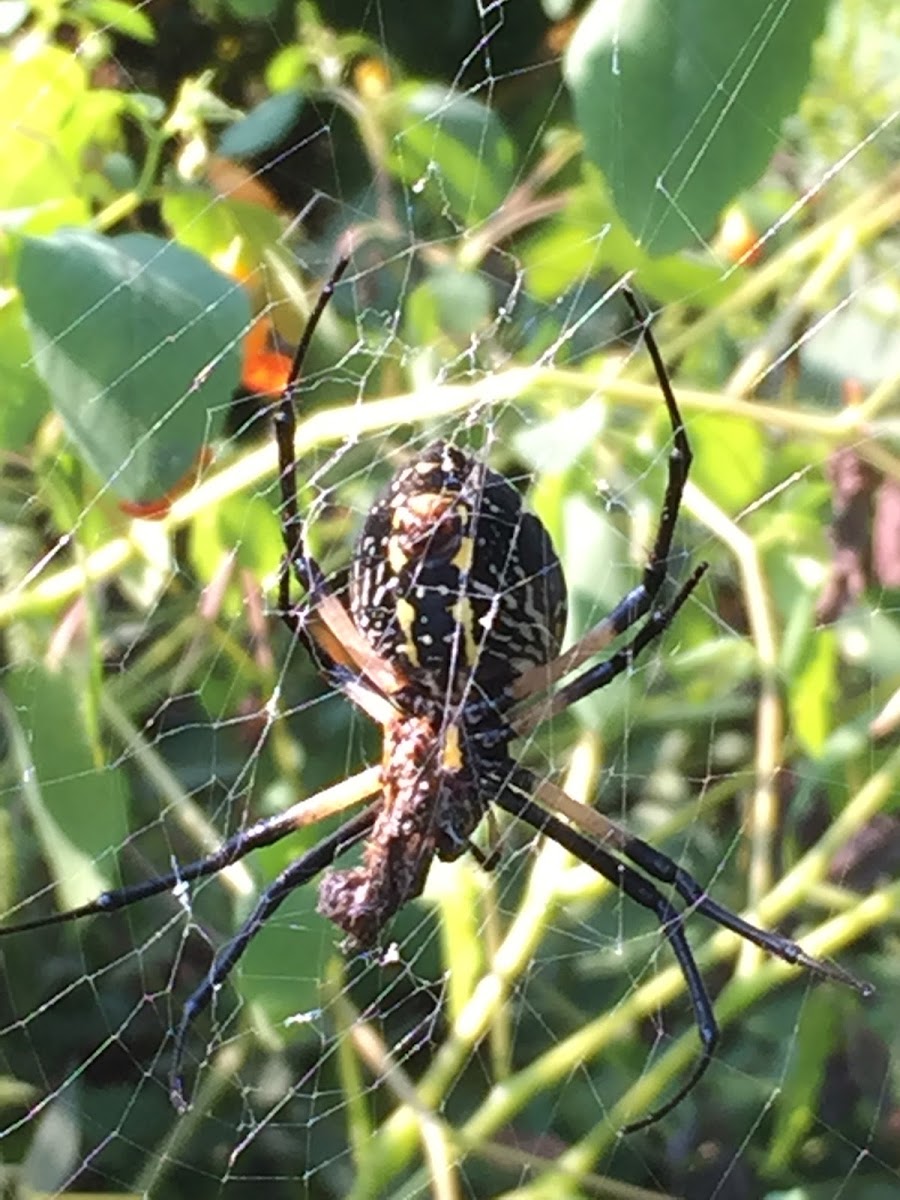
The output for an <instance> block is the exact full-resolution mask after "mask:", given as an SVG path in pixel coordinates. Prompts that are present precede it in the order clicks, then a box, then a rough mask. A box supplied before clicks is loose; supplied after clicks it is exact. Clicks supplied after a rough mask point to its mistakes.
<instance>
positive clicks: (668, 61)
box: [564, 0, 827, 255]
mask: <svg viewBox="0 0 900 1200" xmlns="http://www.w3.org/2000/svg"><path fill="white" fill-rule="evenodd" d="M826 9H827V0H804V3H795V4H786V5H783V6H781V7H780V8H779V10H778V12H777V14H773V12H772V6H771V3H770V2H769V0H741V3H739V4H723V3H722V0H594V3H593V4H591V6H590V7H589V8H588V10H587V12H586V13H585V14H584V16H583V18H582V20H581V24H580V25H579V26H578V29H577V30H576V32H575V35H574V37H573V38H572V41H571V42H570V44H569V47H568V50H567V52H566V59H565V66H564V72H565V77H566V81H567V83H568V85H569V88H570V90H571V92H572V97H573V100H574V103H575V113H576V118H577V121H578V124H579V126H580V127H581V131H582V133H583V135H584V139H585V146H586V150H587V155H588V157H589V158H590V159H591V161H592V162H593V163H594V164H595V165H596V166H598V167H599V168H600V169H601V171H603V173H604V175H605V176H606V179H607V181H608V183H609V186H610V189H611V192H612V196H613V200H614V203H615V205H616V208H617V209H618V212H619V214H620V216H621V217H622V219H623V220H624V221H625V223H626V225H627V226H628V228H629V229H630V230H631V231H632V233H633V234H634V236H635V238H637V239H639V240H640V241H641V243H642V244H643V246H644V247H645V249H646V250H647V251H648V252H650V253H652V254H655V255H659V254H669V253H672V252H674V251H676V250H679V249H683V248H684V247H688V246H696V245H697V242H698V239H701V238H705V237H708V236H709V235H710V234H711V233H712V231H713V229H714V227H715V224H716V220H717V218H718V215H719V213H720V212H721V211H722V209H723V208H724V207H725V205H726V204H727V203H728V201H729V200H731V199H732V198H733V197H734V196H736V195H737V194H738V193H739V192H741V191H742V190H743V189H744V188H746V187H748V186H749V185H750V184H751V183H753V182H754V181H755V180H756V179H757V178H758V177H759V175H760V174H761V173H762V171H763V169H764V168H765V165H766V163H767V162H768V160H769V159H770V157H771V155H772V152H773V150H774V148H775V146H776V144H777V142H778V138H779V133H780V128H781V124H782V122H783V121H784V119H785V117H787V116H789V115H790V114H791V113H792V112H793V111H794V110H795V108H796V106H797V102H798V100H799V98H800V95H801V93H802V91H803V89H804V87H805V86H806V83H807V80H808V77H809V70H810V61H811V50H812V44H813V42H814V41H815V39H816V38H817V37H818V36H819V34H820V33H821V32H822V29H823V26H824V21H825V15H826Z"/></svg>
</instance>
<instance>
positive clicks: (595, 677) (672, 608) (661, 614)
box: [510, 562, 709, 734]
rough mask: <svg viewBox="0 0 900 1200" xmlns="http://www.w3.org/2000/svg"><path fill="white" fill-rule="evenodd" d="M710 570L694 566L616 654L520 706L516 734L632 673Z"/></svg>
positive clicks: (704, 565) (515, 712) (515, 720)
mask: <svg viewBox="0 0 900 1200" xmlns="http://www.w3.org/2000/svg"><path fill="white" fill-rule="evenodd" d="M708 568H709V564H708V563H705V562H704V563H700V564H699V566H697V567H695V568H694V570H693V571H692V572H691V574H690V576H689V577H688V579H687V580H686V581H685V583H683V584H682V586H681V588H680V589H679V590H678V593H677V594H676V596H675V599H674V600H673V601H672V603H671V604H668V605H666V606H665V607H664V608H658V609H656V611H655V612H652V613H651V614H650V616H649V617H648V618H647V620H646V621H645V622H644V624H643V625H642V626H641V627H640V629H639V630H638V631H637V633H636V634H635V635H634V637H633V638H632V639H631V640H630V641H629V642H628V643H627V644H626V645H624V646H622V648H621V649H620V650H617V651H616V653H615V654H611V655H610V656H609V658H607V659H604V660H603V662H599V663H596V664H595V665H594V666H592V667H589V668H588V669H587V670H586V671H583V672H582V673H581V674H580V675H576V676H575V678H574V679H573V680H572V681H571V682H570V683H567V684H564V685H563V687H561V688H558V689H557V690H556V691H555V692H554V693H553V694H552V695H551V696H547V697H543V698H541V699H538V700H537V701H536V702H535V703H534V704H531V705H528V703H527V702H526V703H525V704H520V705H518V706H517V707H516V708H515V709H514V710H513V713H512V714H511V716H510V724H511V726H512V727H513V729H514V730H515V731H516V733H517V734H523V733H528V732H530V731H531V730H532V729H534V728H535V726H537V725H539V724H541V723H542V722H543V721H546V720H547V719H548V718H550V717H552V716H554V715H556V714H557V713H561V712H563V711H564V710H565V709H567V708H568V707H569V705H571V704H574V703H575V701H576V700H583V699H584V697H585V696H589V695H591V693H592V692H596V691H599V690H600V688H604V687H606V685H607V684H608V683H611V682H612V681H613V680H614V679H615V678H616V677H617V676H618V675H621V674H623V673H624V672H625V671H627V670H629V669H630V668H631V666H632V665H633V663H634V660H635V659H636V658H637V656H638V655H639V654H640V653H641V651H642V650H644V649H646V647H647V646H649V645H650V644H651V642H654V641H656V639H657V638H658V637H660V635H661V634H662V633H664V632H665V630H666V629H668V627H669V625H671V623H672V621H673V620H674V619H675V617H676V615H677V613H678V611H679V609H680V608H681V607H682V606H683V605H684V603H685V601H686V600H687V598H688V597H689V596H690V595H691V593H692V592H693V591H694V589H695V588H696V586H697V584H698V583H699V582H700V580H701V579H702V578H703V576H704V575H705V574H706V572H707V570H708Z"/></svg>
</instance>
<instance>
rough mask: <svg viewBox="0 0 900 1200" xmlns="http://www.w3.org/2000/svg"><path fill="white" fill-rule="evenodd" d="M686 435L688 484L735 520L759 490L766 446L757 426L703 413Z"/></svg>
mask: <svg viewBox="0 0 900 1200" xmlns="http://www.w3.org/2000/svg"><path fill="white" fill-rule="evenodd" d="M675 390H676V392H677V390H678V389H677V386H676V389H675ZM660 419H661V420H663V419H664V417H663V415H662V414H661V415H660ZM688 433H689V436H690V439H691V445H692V447H693V450H694V465H693V467H692V468H691V479H692V481H693V482H694V483H695V484H696V485H697V486H698V487H699V488H700V489H701V490H702V491H704V492H705V493H706V494H707V495H708V496H709V498H710V499H711V500H714V501H715V503H716V504H717V505H718V506H719V507H720V508H721V509H723V510H724V511H725V512H726V513H727V514H728V516H730V517H734V516H737V515H738V514H739V513H740V512H741V510H742V509H743V508H745V507H746V506H747V505H748V504H751V503H752V502H753V501H755V500H757V499H758V498H759V495H760V493H761V492H762V490H763V484H764V481H765V477H766V446H765V441H764V438H763V435H762V432H761V430H760V427H759V425H758V424H757V423H756V422H755V421H749V420H743V419H741V418H740V417H732V416H716V415H711V414H706V413H704V414H703V415H701V416H694V417H691V418H690V420H689V421H688Z"/></svg>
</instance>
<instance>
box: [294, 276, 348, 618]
mask: <svg viewBox="0 0 900 1200" xmlns="http://www.w3.org/2000/svg"><path fill="white" fill-rule="evenodd" d="M349 265H350V259H349V257H346V258H341V259H340V260H339V261H338V263H337V266H336V267H335V268H334V270H333V271H332V272H331V275H330V277H329V279H328V281H327V282H326V284H325V286H324V287H323V288H322V290H321V292H320V293H319V298H318V300H316V303H315V305H314V306H313V310H312V312H311V313H310V314H309V319H308V320H307V322H306V325H305V326H304V328H303V336H302V337H301V338H300V342H299V345H298V346H297V349H296V350H295V352H294V358H293V361H292V362H291V369H290V371H289V372H288V377H287V382H286V383H285V385H284V389H283V391H282V393H281V395H280V397H279V399H278V404H277V407H276V409H275V440H276V442H277V444H278V479H279V483H280V485H281V509H282V518H281V519H282V531H283V533H284V544H285V556H286V562H285V566H286V567H287V568H288V569H289V570H291V571H293V573H294V575H295V576H296V577H297V579H298V580H299V582H300V584H301V586H302V587H303V588H304V590H305V591H306V592H308V593H309V595H310V597H311V599H312V600H313V601H315V600H316V599H317V598H318V593H320V592H324V591H325V590H326V589H327V584H326V581H325V576H324V574H323V572H322V569H321V567H320V566H319V564H318V563H317V562H316V560H315V559H314V558H313V557H312V555H311V554H310V553H309V548H308V547H307V545H306V541H305V538H304V536H303V523H302V522H301V520H300V511H299V508H298V504H297V463H296V459H295V457H294V440H295V438H296V435H297V416H296V413H295V411H294V396H295V393H296V390H297V385H298V383H299V382H300V372H301V371H302V369H303V364H304V362H305V361H306V356H307V354H308V353H309V347H310V345H311V343H312V339H313V335H314V334H315V332H316V329H317V327H318V324H319V321H320V320H321V319H322V314H323V313H324V312H325V309H326V308H327V307H328V304H329V302H330V300H331V297H332V296H333V295H334V289H335V288H336V287H337V285H338V283H339V282H340V280H341V277H342V276H343V274H344V272H345V271H346V270H347V267H348V266H349ZM284 608H285V611H287V610H288V609H289V608H290V600H289V598H288V603H287V604H285V605H284Z"/></svg>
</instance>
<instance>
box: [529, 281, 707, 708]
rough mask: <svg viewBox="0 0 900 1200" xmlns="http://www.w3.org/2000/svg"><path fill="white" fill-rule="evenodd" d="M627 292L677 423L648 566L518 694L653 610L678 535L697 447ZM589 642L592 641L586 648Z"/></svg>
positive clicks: (553, 677) (545, 682) (544, 684)
mask: <svg viewBox="0 0 900 1200" xmlns="http://www.w3.org/2000/svg"><path fill="white" fill-rule="evenodd" d="M622 295H623V296H624V297H625V301H626V303H627V304H628V306H629V308H630V309H631V311H632V313H633V314H634V317H635V319H636V321H637V322H638V324H639V325H640V326H641V327H642V330H643V335H644V343H645V345H646V347H647V350H648V352H649V354H650V359H651V361H652V363H653V369H654V371H655V373H656V379H657V382H658V383H659V388H660V391H661V392H662V395H663V400H664V401H665V405H666V411H667V412H668V414H669V422H670V424H671V426H672V440H673V445H672V449H671V451H670V452H669V474H668V478H667V480H666V490H665V494H664V496H663V502H662V508H661V510H660V516H659V524H658V526H657V530H656V538H655V540H654V543H653V549H652V550H651V552H650V554H649V556H648V558H647V562H646V564H645V566H644V572H643V575H642V577H641V582H640V583H639V584H638V585H637V586H636V587H634V588H632V589H631V591H630V592H629V593H628V595H627V596H625V598H624V599H623V600H620V601H619V603H618V604H617V605H616V607H615V608H614V609H613V610H612V612H611V613H610V614H609V615H608V616H607V617H605V618H604V619H603V621H601V622H600V623H599V624H598V625H597V626H595V627H594V628H593V629H591V630H589V631H588V633H587V634H586V635H585V637H584V638H583V639H582V640H581V641H580V642H578V643H577V644H576V645H575V646H574V647H573V648H572V649H571V650H569V651H566V653H565V654H562V655H560V656H559V658H558V659H557V660H556V661H555V662H553V663H549V664H547V665H543V666H538V667H532V668H529V670H527V671H525V672H523V674H522V675H521V677H520V678H519V679H518V680H517V681H516V684H515V685H514V686H513V689H512V693H513V696H514V697H515V698H516V699H518V700H522V699H527V698H529V697H530V696H531V695H532V694H534V693H535V692H537V691H547V689H548V688H549V687H550V686H551V685H552V684H553V683H555V682H556V681H557V680H558V679H560V678H562V676H563V675H565V674H566V673H567V672H568V671H569V670H573V669H574V668H575V667H577V666H578V665H580V663H581V662H583V661H584V659H585V657H587V656H588V655H590V654H594V653H597V652H599V651H600V650H602V649H604V648H605V647H606V646H608V645H609V644H610V642H612V641H614V640H615V639H616V638H617V637H619V636H620V635H621V634H623V633H625V632H626V631H627V630H629V629H630V628H631V627H632V626H633V625H635V624H636V623H637V622H638V621H639V620H640V619H641V617H643V616H644V615H645V614H646V613H648V612H650V610H651V609H652V607H653V604H654V602H655V600H656V597H657V596H658V595H659V592H660V590H661V589H662V586H663V583H664V582H665V578H666V569H667V566H668V561H669V555H670V554H671V551H672V539H673V537H674V536H675V526H676V524H677V522H678V513H679V511H680V509H681V501H682V497H683V495H684V488H685V485H686V483H687V479H688V474H689V472H690V468H691V463H692V461H693V453H692V451H691V446H690V442H689V441H688V436H687V430H686V429H685V426H684V421H683V420H682V417H681V412H680V410H679V408H678V403H677V401H676V399H675V395H674V393H673V391H672V385H671V383H670V382H669V375H668V372H667V370H666V366H665V363H664V362H663V358H662V354H661V353H660V349H659V346H658V345H657V342H656V338H655V337H654V336H653V331H652V329H651V328H650V323H649V320H648V318H647V316H646V315H645V313H644V312H643V310H642V308H641V306H640V305H639V304H638V301H637V298H636V297H635V294H634V292H632V291H631V289H630V288H623V289H622ZM663 628H665V625H663ZM585 647H587V649H586V650H585ZM589 671H590V668H589ZM589 671H588V672H586V674H588V673H589ZM576 682H577V681H576ZM576 690H577V689H576ZM591 690H593V688H591V687H590V686H589V687H588V691H591ZM580 694H581V695H586V694H587V693H585V692H580Z"/></svg>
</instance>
